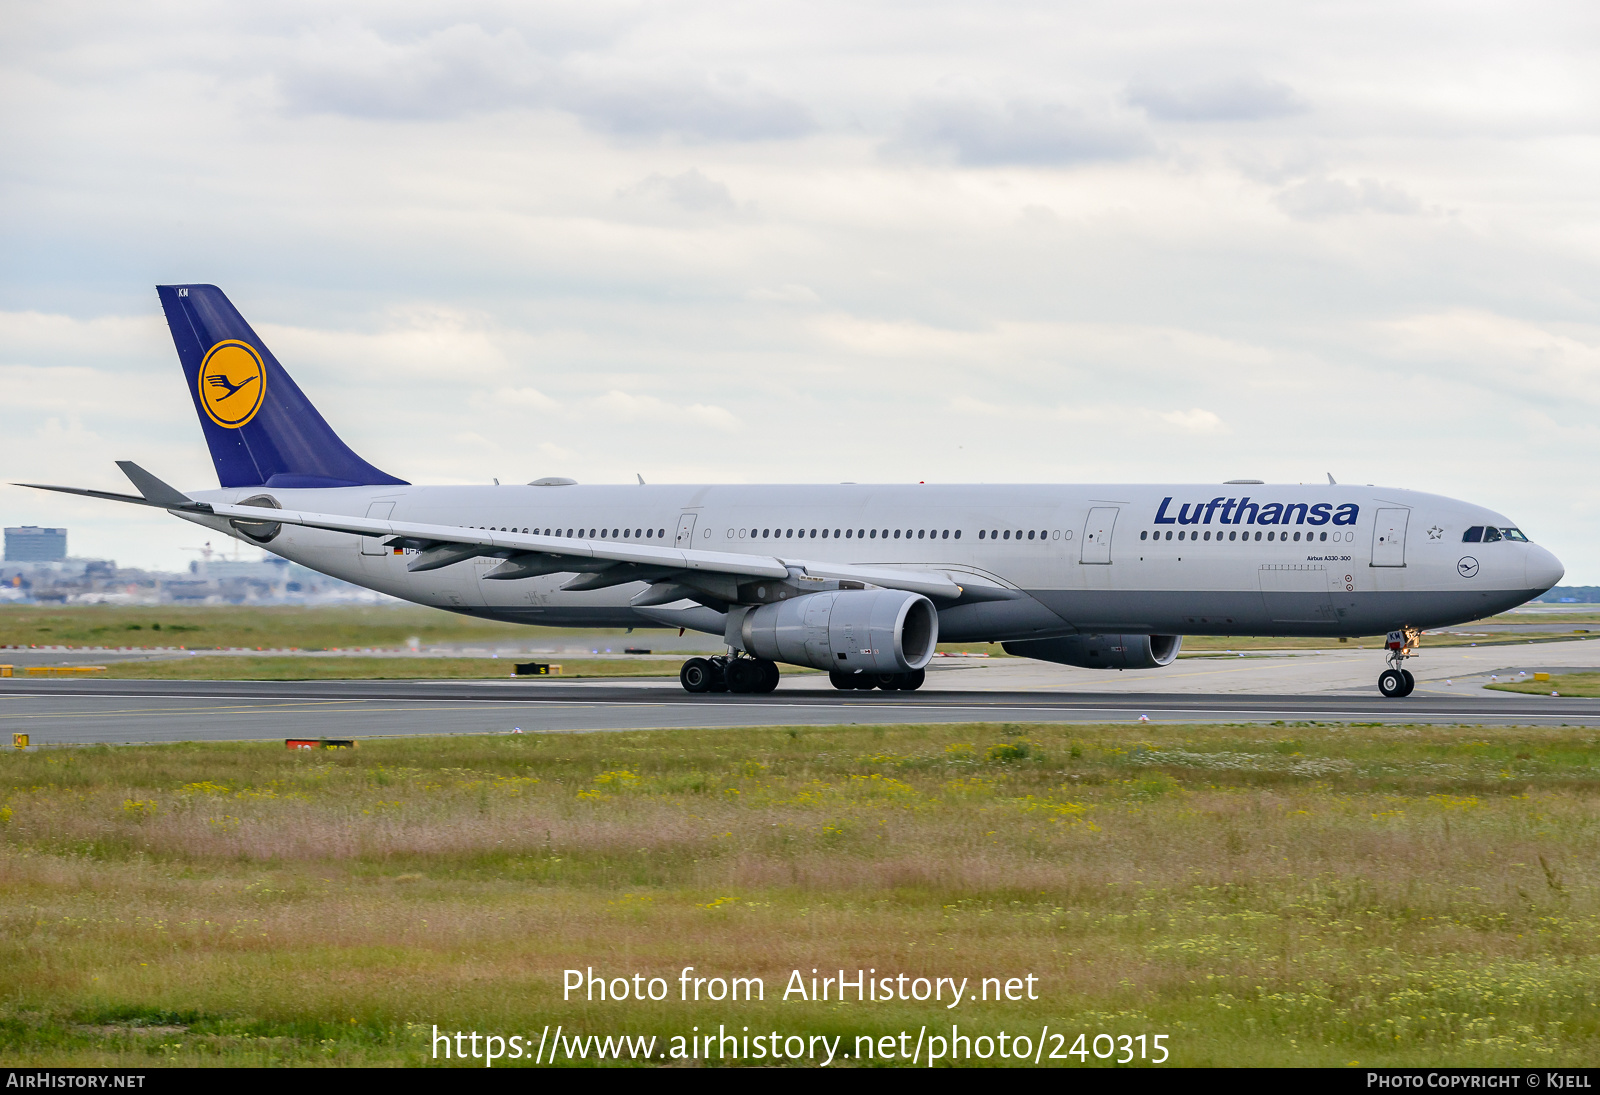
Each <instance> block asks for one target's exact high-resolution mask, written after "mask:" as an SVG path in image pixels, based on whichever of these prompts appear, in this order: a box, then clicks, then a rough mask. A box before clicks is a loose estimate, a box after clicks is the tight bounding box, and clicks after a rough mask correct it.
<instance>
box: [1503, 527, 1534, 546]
mask: <svg viewBox="0 0 1600 1095" xmlns="http://www.w3.org/2000/svg"><path fill="white" fill-rule="evenodd" d="M1500 533H1501V535H1503V536H1504V537H1505V538H1506V539H1507V540H1515V541H1516V542H1517V543H1519V544H1526V543H1527V542H1528V538H1527V537H1526V536H1524V535H1522V530H1521V529H1519V528H1503V529H1501V530H1500Z"/></svg>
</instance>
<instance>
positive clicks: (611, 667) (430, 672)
mask: <svg viewBox="0 0 1600 1095" xmlns="http://www.w3.org/2000/svg"><path fill="white" fill-rule="evenodd" d="M520 661H542V662H545V663H547V664H550V665H559V666H560V667H561V675H560V677H552V678H551V679H562V678H566V679H571V678H576V677H675V676H677V675H678V667H679V665H680V663H679V662H677V661H662V660H659V659H655V658H639V659H637V660H635V659H626V658H615V659H611V658H563V657H555V656H549V657H541V658H534V657H533V656H532V655H528V656H526V657H517V658H499V659H494V658H406V657H398V658H361V657H354V656H350V657H333V658H318V657H296V656H293V655H289V656H282V657H256V656H252V655H246V654H230V655H227V656H220V657H219V656H212V657H206V656H204V655H199V656H196V657H192V658H167V659H161V660H157V661H139V662H113V663H111V664H109V665H107V666H106V671H105V672H104V673H97V674H95V676H96V677H97V678H108V679H113V680H182V681H205V680H229V681H327V680H422V679H435V678H439V679H467V678H477V679H483V678H488V677H510V676H512V675H513V669H514V667H515V665H516V663H517V662H520ZM525 679H531V678H525ZM535 683H537V682H535Z"/></svg>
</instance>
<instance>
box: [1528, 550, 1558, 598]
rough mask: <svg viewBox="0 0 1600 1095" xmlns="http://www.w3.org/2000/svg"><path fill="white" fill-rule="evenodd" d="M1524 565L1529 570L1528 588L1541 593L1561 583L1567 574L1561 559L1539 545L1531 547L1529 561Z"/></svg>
mask: <svg viewBox="0 0 1600 1095" xmlns="http://www.w3.org/2000/svg"><path fill="white" fill-rule="evenodd" d="M1523 565H1524V566H1525V567H1526V568H1527V578H1528V588H1529V589H1537V590H1539V591H1540V592H1543V591H1544V590H1547V589H1549V588H1550V587H1551V586H1553V585H1555V584H1556V583H1557V582H1559V581H1561V579H1562V577H1563V576H1564V575H1565V574H1566V573H1567V568H1566V567H1564V566H1562V565H1561V560H1560V559H1557V558H1556V557H1555V556H1554V555H1552V554H1551V553H1550V552H1548V551H1546V550H1545V549H1544V548H1542V547H1540V546H1539V545H1537V544H1532V545H1529V551H1528V555H1527V559H1526V560H1525V562H1524V564H1523Z"/></svg>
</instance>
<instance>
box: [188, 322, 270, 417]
mask: <svg viewBox="0 0 1600 1095" xmlns="http://www.w3.org/2000/svg"><path fill="white" fill-rule="evenodd" d="M266 386H267V370H266V367H265V366H264V365H262V363H261V355H260V354H258V353H256V350H255V347H254V346H250V345H248V344H247V343H243V342H240V341H238V340H237V339H231V338H230V339H227V340H226V341H223V342H219V343H217V344H216V345H215V346H213V347H211V349H210V350H209V351H207V353H206V357H205V360H204V361H202V362H201V363H200V405H201V406H202V407H204V408H205V411H206V416H207V417H208V418H210V419H211V421H213V422H215V423H216V424H217V425H219V426H222V427H223V428H225V429H229V430H236V429H238V428H239V427H240V426H243V425H244V424H245V423H246V422H248V421H250V420H251V419H252V418H254V417H255V416H256V411H258V410H260V409H261V397H262V396H263V395H265V394H266V391H265V389H266Z"/></svg>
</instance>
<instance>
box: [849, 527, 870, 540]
mask: <svg viewBox="0 0 1600 1095" xmlns="http://www.w3.org/2000/svg"><path fill="white" fill-rule="evenodd" d="M866 534H867V530H866V529H864V528H858V529H856V539H857V540H859V539H861V538H862V537H863V536H865V535H866ZM849 535H850V534H849V533H848V532H846V533H845V536H846V537H847V538H848V537H849Z"/></svg>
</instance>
